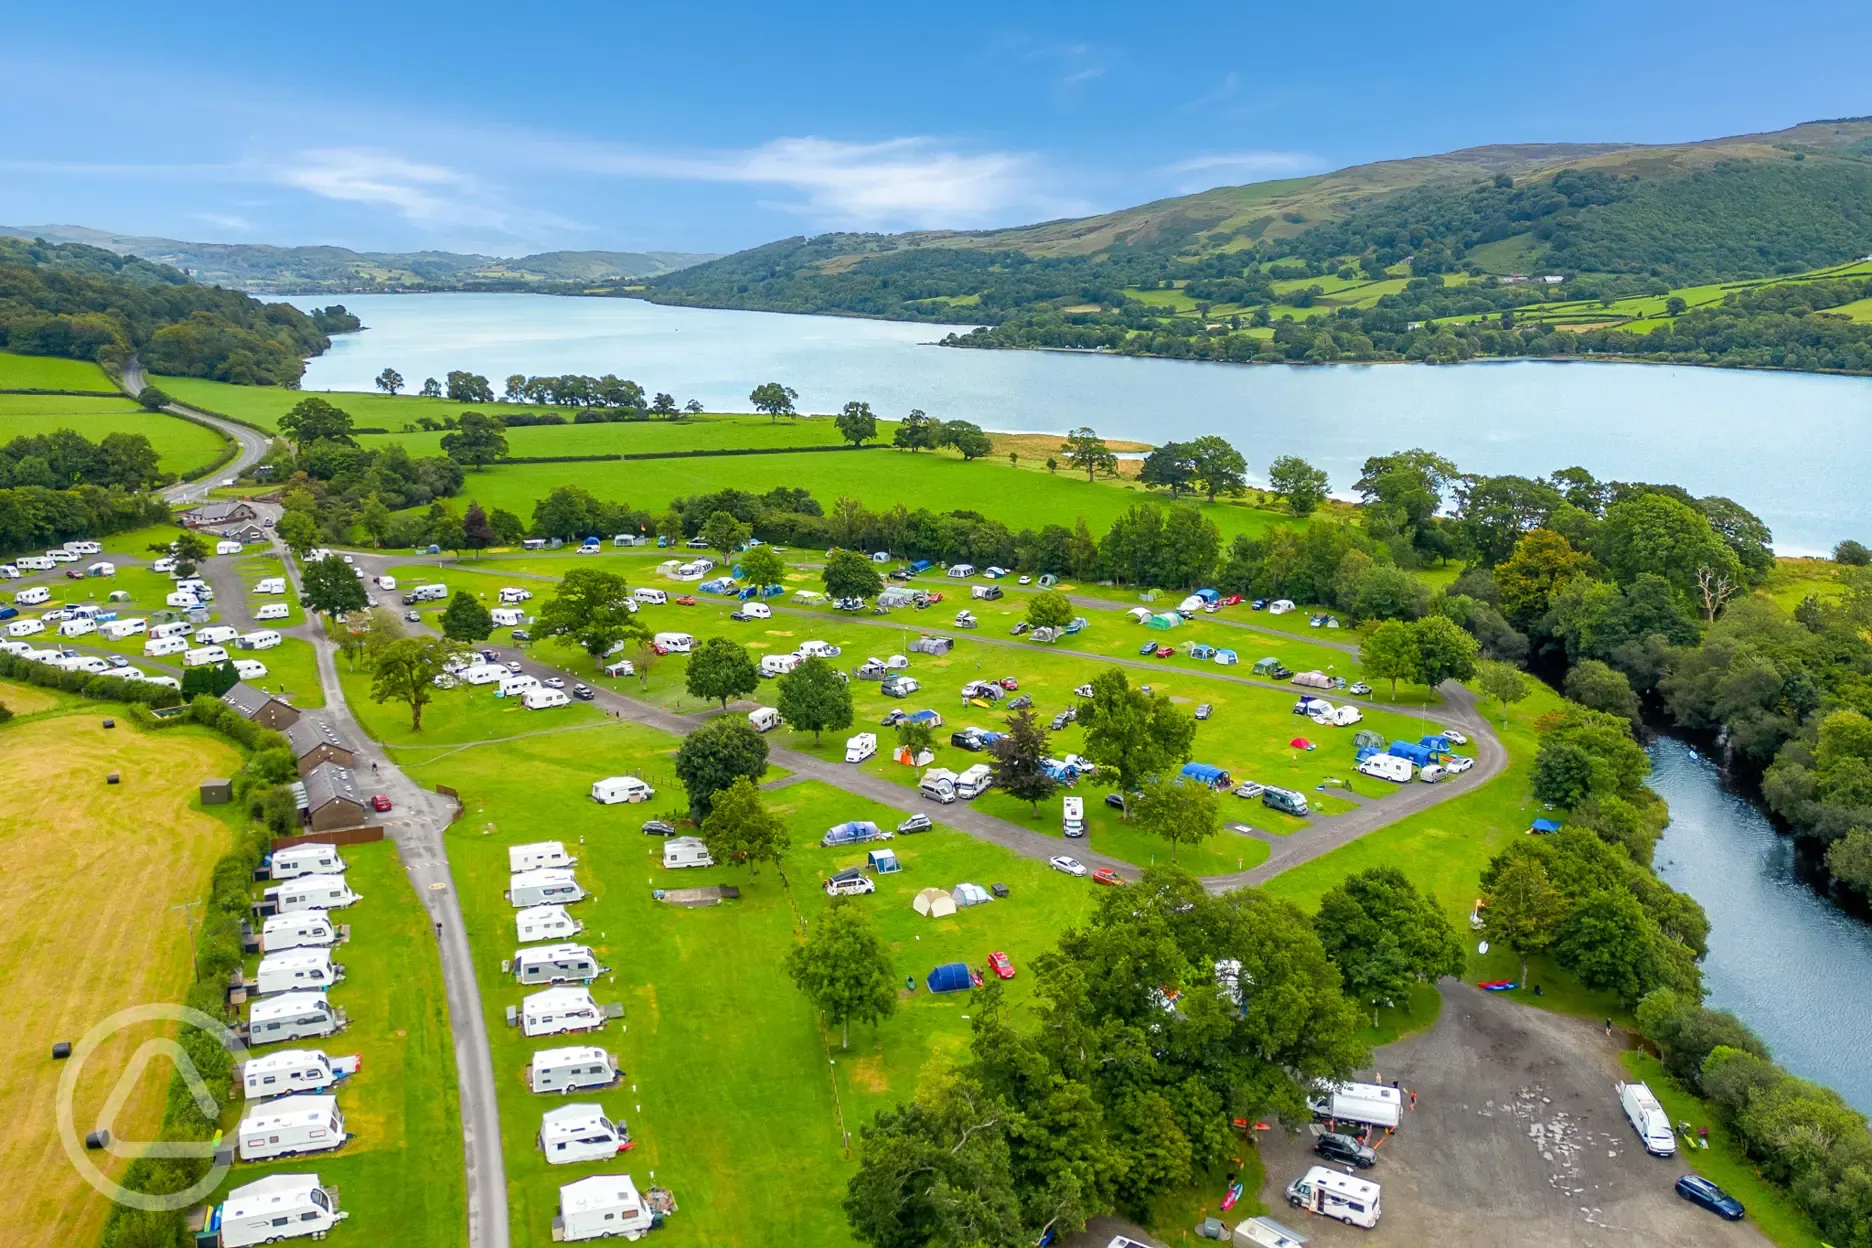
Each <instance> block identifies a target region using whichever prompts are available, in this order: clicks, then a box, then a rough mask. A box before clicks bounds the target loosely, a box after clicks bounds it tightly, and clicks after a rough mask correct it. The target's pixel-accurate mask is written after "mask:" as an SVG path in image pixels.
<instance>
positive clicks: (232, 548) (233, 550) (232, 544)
mask: <svg viewBox="0 0 1872 1248" xmlns="http://www.w3.org/2000/svg"><path fill="white" fill-rule="evenodd" d="M240 553H241V544H240V543H239V542H237V541H235V540H233V539H232V538H226V537H224V538H222V539H221V540H220V541H218V542H216V543H215V554H217V555H238V554H240Z"/></svg>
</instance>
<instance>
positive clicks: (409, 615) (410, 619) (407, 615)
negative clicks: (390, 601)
mask: <svg viewBox="0 0 1872 1248" xmlns="http://www.w3.org/2000/svg"><path fill="white" fill-rule="evenodd" d="M403 619H404V622H406V623H409V624H420V623H422V615H421V613H420V612H416V611H405V612H404V613H403Z"/></svg>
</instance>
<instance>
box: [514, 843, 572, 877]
mask: <svg viewBox="0 0 1872 1248" xmlns="http://www.w3.org/2000/svg"><path fill="white" fill-rule="evenodd" d="M577 862H578V859H576V858H574V857H572V855H570V854H568V853H566V847H565V842H563V841H534V842H532V843H531V844H527V845H509V846H508V847H507V869H508V870H509V871H511V872H513V873H514V874H515V875H519V874H520V873H522V872H524V871H538V870H539V869H541V868H542V867H570V866H572V865H574V864H575V863H577Z"/></svg>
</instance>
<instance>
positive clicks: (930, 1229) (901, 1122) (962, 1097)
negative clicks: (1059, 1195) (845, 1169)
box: [844, 990, 1109, 1248]
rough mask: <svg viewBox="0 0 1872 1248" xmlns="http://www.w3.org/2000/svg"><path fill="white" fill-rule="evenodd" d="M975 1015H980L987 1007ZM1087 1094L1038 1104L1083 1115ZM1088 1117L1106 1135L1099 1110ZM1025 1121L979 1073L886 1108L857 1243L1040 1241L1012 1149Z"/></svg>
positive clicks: (860, 1176) (874, 1141)
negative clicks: (1058, 1103)
mask: <svg viewBox="0 0 1872 1248" xmlns="http://www.w3.org/2000/svg"><path fill="white" fill-rule="evenodd" d="M974 995H975V997H976V998H978V999H979V998H980V997H981V996H982V995H983V993H982V992H981V991H979V990H978V991H977V992H976V993H975V994H974ZM972 1008H973V1011H974V1012H975V1013H977V1014H979V1013H980V1005H979V1004H978V1003H972ZM1079 1086H1080V1085H1068V1087H1067V1088H1065V1089H1062V1090H1061V1091H1060V1092H1059V1094H1058V1096H1057V1098H1055V1097H1052V1096H1049V1097H1045V1098H1036V1099H1037V1100H1040V1101H1042V1102H1043V1104H1044V1105H1051V1104H1053V1103H1054V1101H1055V1099H1058V1100H1063V1101H1066V1102H1067V1104H1068V1105H1070V1106H1071V1108H1072V1109H1078V1110H1083V1109H1084V1098H1083V1097H1074V1096H1072V1092H1073V1091H1074V1090H1075V1089H1076V1088H1078V1087H1079ZM1041 1108H1042V1105H1040V1104H1037V1105H1035V1106H1033V1107H1032V1109H1033V1110H1034V1111H1038V1110H1039V1109H1041ZM1086 1116H1087V1117H1089V1118H1090V1119H1091V1127H1092V1129H1093V1130H1095V1131H1097V1132H1099V1133H1101V1134H1102V1133H1103V1131H1104V1122H1103V1120H1102V1118H1101V1117H1100V1116H1099V1115H1098V1112H1097V1109H1096V1107H1093V1111H1092V1113H1091V1114H1090V1115H1086ZM1024 1120H1026V1115H1023V1114H1021V1113H1019V1112H1017V1111H1016V1110H1015V1109H1014V1108H1013V1107H1012V1106H1010V1105H1008V1104H1007V1102H1006V1101H1004V1100H1002V1099H1001V1098H1000V1097H997V1096H993V1095H990V1094H989V1093H988V1092H987V1091H986V1090H985V1089H983V1088H982V1086H981V1082H980V1080H979V1079H978V1078H977V1077H976V1076H975V1073H974V1072H973V1071H972V1070H971V1069H968V1068H964V1069H961V1070H945V1071H944V1072H943V1073H942V1074H941V1075H940V1076H937V1075H934V1074H928V1075H925V1076H924V1079H923V1082H922V1084H921V1085H920V1086H919V1087H918V1088H917V1091H916V1096H915V1098H914V1099H911V1100H906V1101H904V1102H902V1103H901V1104H898V1105H897V1106H895V1107H894V1108H886V1109H880V1110H879V1111H878V1113H877V1117H876V1118H875V1119H874V1120H872V1121H871V1122H870V1123H868V1124H866V1125H864V1126H861V1127H860V1128H858V1136H859V1140H860V1144H859V1149H860V1158H861V1159H860V1162H859V1166H858V1170H857V1172H856V1173H854V1174H853V1175H852V1177H851V1180H850V1181H849V1182H848V1183H847V1185H846V1189H845V1202H844V1207H845V1217H846V1220H847V1221H848V1222H849V1223H850V1224H851V1230H852V1235H853V1236H854V1237H855V1238H857V1239H859V1240H860V1241H862V1242H864V1243H867V1244H871V1245H873V1246H874V1248H922V1246H924V1245H929V1246H930V1248H958V1246H960V1245H970V1246H971V1248H972V1246H974V1245H981V1246H982V1248H991V1246H992V1248H1016V1246H1017V1245H1025V1244H1031V1243H1035V1242H1037V1241H1038V1238H1039V1237H1038V1234H1037V1230H1038V1228H1037V1227H1031V1226H1027V1225H1025V1223H1024V1220H1023V1218H1022V1215H1021V1205H1022V1200H1021V1196H1022V1193H1021V1192H1020V1190H1019V1189H1018V1188H1017V1187H1016V1183H1015V1177H1014V1174H1013V1165H1012V1149H1011V1147H1010V1136H1011V1132H1012V1130H1013V1128H1014V1127H1015V1126H1016V1124H1017V1123H1022V1122H1023V1121H1024ZM1061 1134H1064V1133H1063V1132H1062V1133H1061ZM1048 1136H1049V1142H1052V1140H1053V1138H1054V1137H1052V1133H1048ZM1061 1151H1062V1152H1065V1150H1061ZM1071 1160H1072V1155H1071V1154H1070V1153H1066V1155H1065V1156H1064V1157H1062V1158H1061V1159H1060V1161H1058V1162H1056V1163H1055V1164H1056V1166H1060V1167H1061V1168H1062V1169H1064V1163H1067V1162H1070V1161H1071ZM1097 1173H1101V1174H1103V1173H1109V1170H1106V1169H1104V1168H1100V1169H1099V1170H1098V1171H1097ZM1059 1177H1060V1180H1061V1181H1060V1183H1059V1184H1058V1185H1059V1186H1062V1187H1064V1188H1066V1189H1067V1190H1072V1191H1076V1190H1077V1189H1078V1184H1077V1183H1076V1182H1075V1181H1074V1180H1075V1178H1076V1176H1075V1175H1074V1174H1072V1173H1071V1172H1070V1171H1066V1172H1065V1173H1062V1174H1061V1175H1060V1176H1059ZM1079 1220H1080V1219H1079V1218H1073V1217H1068V1219H1067V1222H1068V1223H1070V1222H1076V1221H1079Z"/></svg>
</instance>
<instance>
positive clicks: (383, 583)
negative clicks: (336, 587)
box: [377, 572, 505, 601]
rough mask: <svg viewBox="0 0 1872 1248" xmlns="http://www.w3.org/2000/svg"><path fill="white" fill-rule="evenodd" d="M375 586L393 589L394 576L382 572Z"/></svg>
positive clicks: (394, 583) (394, 585)
mask: <svg viewBox="0 0 1872 1248" xmlns="http://www.w3.org/2000/svg"><path fill="white" fill-rule="evenodd" d="M377 588H378V589H395V588H396V577H394V576H391V575H390V574H389V573H387V572H386V573H384V574H383V575H382V576H380V577H378V578H377ZM502 601H505V599H503V600H502Z"/></svg>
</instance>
